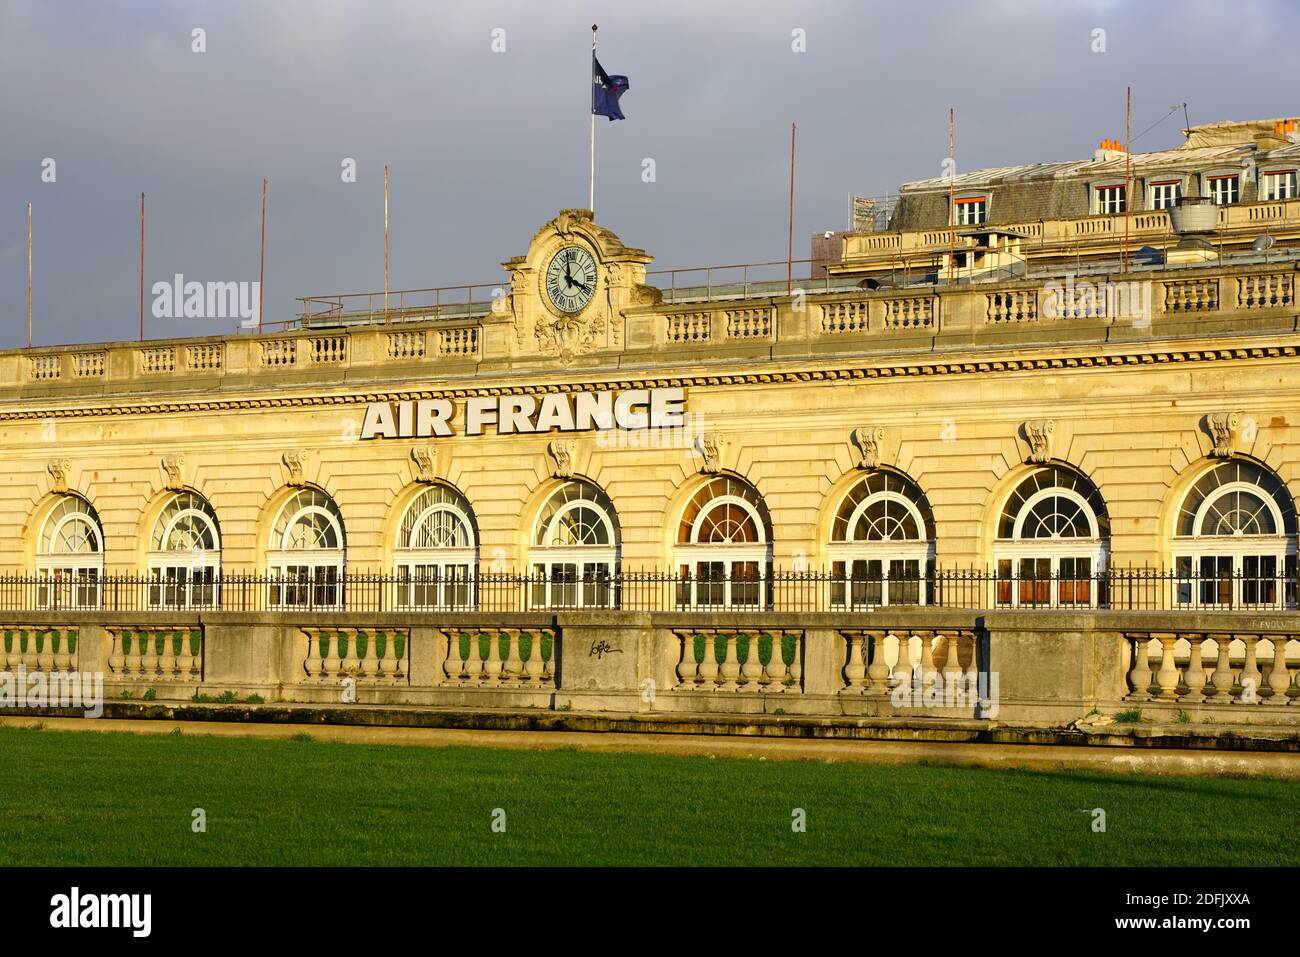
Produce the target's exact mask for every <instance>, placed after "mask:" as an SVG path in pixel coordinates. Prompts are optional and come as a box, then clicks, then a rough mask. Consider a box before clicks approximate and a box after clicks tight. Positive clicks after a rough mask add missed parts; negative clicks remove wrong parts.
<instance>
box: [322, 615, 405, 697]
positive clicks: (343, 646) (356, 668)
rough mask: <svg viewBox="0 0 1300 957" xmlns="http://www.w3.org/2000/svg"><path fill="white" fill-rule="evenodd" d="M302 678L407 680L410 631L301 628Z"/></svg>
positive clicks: (380, 682) (389, 682) (335, 681)
mask: <svg viewBox="0 0 1300 957" xmlns="http://www.w3.org/2000/svg"><path fill="white" fill-rule="evenodd" d="M302 636H303V638H304V639H305V640H306V644H305V649H306V650H305V654H304V656H303V659H302V670H303V676H304V677H303V679H302V680H303V681H305V682H309V683H312V682H314V683H318V684H326V683H332V684H338V683H339V682H340V681H341V680H342V679H344V678H351V679H353V680H355V681H356V682H357V683H358V684H360V683H366V684H371V685H404V684H408V683H409V679H410V672H411V669H410V664H409V660H408V654H409V650H410V632H409V631H407V630H405V629H400V628H304V629H303V631H302Z"/></svg>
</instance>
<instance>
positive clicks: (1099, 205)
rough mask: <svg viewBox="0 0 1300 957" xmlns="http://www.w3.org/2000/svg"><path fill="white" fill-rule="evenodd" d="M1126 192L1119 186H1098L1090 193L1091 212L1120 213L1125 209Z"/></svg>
mask: <svg viewBox="0 0 1300 957" xmlns="http://www.w3.org/2000/svg"><path fill="white" fill-rule="evenodd" d="M1125 197H1126V190H1125V188H1124V187H1123V186H1122V185H1121V186H1098V187H1096V188H1094V189H1093V191H1092V211H1093V212H1094V213H1097V214H1101V213H1122V212H1124V209H1125Z"/></svg>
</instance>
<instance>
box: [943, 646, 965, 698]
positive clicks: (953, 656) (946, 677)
mask: <svg viewBox="0 0 1300 957" xmlns="http://www.w3.org/2000/svg"><path fill="white" fill-rule="evenodd" d="M942 634H943V637H944V640H945V647H944V651H945V655H946V657H945V658H944V662H943V687H944V694H945V695H948V696H951V695H955V694H956V693H957V691H958V690H959V689H960V688H961V684H962V671H961V661H960V660H959V657H958V651H959V650H960V649H959V645H960V644H961V636H960V635H959V634H958V633H957V632H955V631H946V632H943V633H942ZM949 689H951V690H949Z"/></svg>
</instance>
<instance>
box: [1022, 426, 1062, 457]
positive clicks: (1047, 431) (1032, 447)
mask: <svg viewBox="0 0 1300 957" xmlns="http://www.w3.org/2000/svg"><path fill="white" fill-rule="evenodd" d="M1021 428H1022V429H1023V430H1024V433H1025V441H1026V442H1028V443H1029V455H1028V456H1027V457H1026V458H1025V461H1026V462H1028V463H1029V464H1030V465H1046V464H1047V463H1048V462H1050V461H1052V437H1053V435H1054V434H1055V432H1056V421H1055V420H1054V419H1030V420H1029V421H1028V422H1026V423H1025V424H1024V425H1023V426H1021Z"/></svg>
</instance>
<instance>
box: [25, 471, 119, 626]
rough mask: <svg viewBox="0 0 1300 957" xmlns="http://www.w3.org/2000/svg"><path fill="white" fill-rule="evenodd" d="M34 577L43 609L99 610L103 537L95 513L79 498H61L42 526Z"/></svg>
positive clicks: (38, 537)
mask: <svg viewBox="0 0 1300 957" xmlns="http://www.w3.org/2000/svg"><path fill="white" fill-rule="evenodd" d="M36 577H37V580H38V588H37V592H38V594H37V600H38V602H39V603H40V604H41V606H42V607H45V608H97V607H99V603H100V584H101V582H102V581H103V577H104V533H103V530H102V526H101V525H100V523H99V516H98V515H97V514H96V513H95V509H94V508H93V507H92V506H91V504H90V503H89V502H87V501H86V500H85V499H84V498H82V497H81V496H79V495H62V496H60V497H59V499H58V501H57V502H56V503H55V504H54V507H53V508H51V509H50V511H49V513H48V514H47V515H46V516H45V521H44V522H42V523H41V530H40V534H39V535H38V536H37V543H36Z"/></svg>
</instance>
